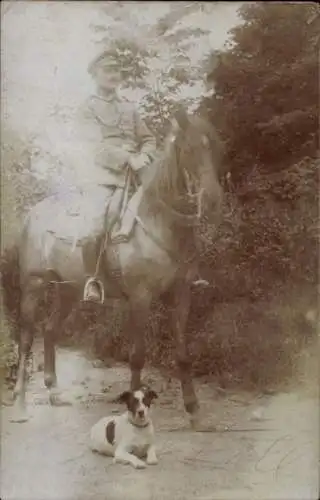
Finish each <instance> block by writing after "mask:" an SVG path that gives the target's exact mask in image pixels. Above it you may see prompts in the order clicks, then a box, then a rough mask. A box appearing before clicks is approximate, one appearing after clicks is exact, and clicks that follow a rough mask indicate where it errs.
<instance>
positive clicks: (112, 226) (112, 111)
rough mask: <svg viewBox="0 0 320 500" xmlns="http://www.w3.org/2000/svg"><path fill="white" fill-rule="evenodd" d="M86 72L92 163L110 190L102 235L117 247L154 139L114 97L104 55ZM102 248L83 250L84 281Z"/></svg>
mask: <svg viewBox="0 0 320 500" xmlns="http://www.w3.org/2000/svg"><path fill="white" fill-rule="evenodd" d="M89 73H90V74H91V75H92V77H93V78H94V79H95V82H96V84H97V93H96V95H93V96H92V97H91V98H90V100H89V103H88V110H87V115H88V116H87V117H89V118H91V119H92V120H93V121H96V122H98V124H99V126H100V130H101V136H100V137H101V142H100V147H99V148H98V151H96V155H95V164H96V167H97V168H98V169H99V170H100V169H101V170H102V172H101V176H99V177H100V179H101V180H100V183H101V184H102V185H103V186H104V187H105V188H106V189H109V190H111V192H110V196H112V201H111V203H110V204H109V207H108V210H107V214H106V230H107V231H108V233H109V234H110V239H111V242H113V243H121V242H125V241H127V240H128V239H129V237H130V234H131V232H132V230H133V227H134V222H135V214H136V213H137V210H138V207H139V204H140V201H141V196H142V192H143V188H142V182H143V176H144V174H145V171H146V169H148V167H149V166H150V165H151V163H152V162H153V160H154V158H155V155H156V139H155V137H154V135H153V134H152V132H151V131H150V129H149V128H148V127H147V125H146V124H145V122H144V121H143V120H142V119H141V117H140V115H139V113H138V111H137V109H136V108H135V107H134V106H133V104H132V103H130V102H128V101H127V100H125V99H123V98H120V96H119V92H118V88H119V86H120V83H121V74H120V71H119V69H118V68H117V67H116V61H115V60H114V59H113V58H112V57H110V56H109V55H108V54H107V53H102V54H101V55H99V57H97V58H96V59H95V60H94V61H93V62H92V64H91V65H90V66H89ZM130 195H131V197H130ZM117 222H118V223H119V224H120V226H118V227H116V223H117ZM102 244H103V242H101V240H99V241H98V242H97V241H93V242H90V243H87V244H86V245H85V247H84V262H85V266H86V270H87V273H88V275H89V276H90V277H92V276H93V275H94V274H95V272H96V271H97V270H96V263H97V262H96V261H97V258H98V253H99V252H100V248H99V247H100V246H101V245H102ZM98 274H99V270H98ZM89 279H90V278H89ZM98 284H99V281H98V280H93V279H90V283H89V284H88V285H89V286H87V287H86V296H85V298H86V299H90V298H96V296H97V293H98V294H99V292H101V291H100V290H99V286H98Z"/></svg>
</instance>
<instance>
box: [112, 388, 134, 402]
mask: <svg viewBox="0 0 320 500" xmlns="http://www.w3.org/2000/svg"><path fill="white" fill-rule="evenodd" d="M130 397H131V392H130V391H124V392H123V393H122V394H120V396H118V397H117V398H116V399H115V402H116V403H126V404H128V403H129V400H130Z"/></svg>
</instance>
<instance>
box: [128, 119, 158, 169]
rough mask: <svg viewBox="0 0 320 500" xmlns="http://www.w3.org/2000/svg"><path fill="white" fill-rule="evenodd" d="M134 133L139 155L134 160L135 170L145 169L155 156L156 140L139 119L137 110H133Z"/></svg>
mask: <svg viewBox="0 0 320 500" xmlns="http://www.w3.org/2000/svg"><path fill="white" fill-rule="evenodd" d="M134 119H135V129H136V130H135V132H136V137H137V141H138V143H139V153H138V155H137V157H136V159H135V162H134V163H135V165H133V167H134V169H135V170H140V168H142V167H145V166H147V165H149V164H150V163H152V161H153V160H154V158H155V155H156V147H157V144H156V138H155V136H154V135H153V133H152V132H151V130H150V129H149V127H148V126H147V125H146V123H145V121H144V120H143V119H142V118H141V116H140V115H139V113H138V111H137V110H134Z"/></svg>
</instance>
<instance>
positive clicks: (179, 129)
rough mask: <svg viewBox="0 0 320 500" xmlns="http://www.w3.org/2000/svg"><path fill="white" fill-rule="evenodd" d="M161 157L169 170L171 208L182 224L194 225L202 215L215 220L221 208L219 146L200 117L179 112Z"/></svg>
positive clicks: (212, 130)
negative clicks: (178, 215)
mask: <svg viewBox="0 0 320 500" xmlns="http://www.w3.org/2000/svg"><path fill="white" fill-rule="evenodd" d="M164 155H165V158H166V164H167V165H168V168H170V172H168V175H167V177H168V179H169V178H170V179H171V183H169V187H171V200H167V204H169V202H170V201H171V205H172V208H173V209H174V210H175V212H176V213H177V214H178V213H179V214H180V215H181V222H182V223H183V219H185V222H186V223H188V221H189V222H190V224H195V223H196V222H197V221H198V220H200V218H201V216H202V215H203V214H204V213H205V214H206V215H207V216H208V217H209V218H211V216H212V217H215V216H216V212H217V209H219V208H220V204H221V198H222V189H221V186H220V183H219V169H220V166H221V157H222V146H221V142H220V140H219V137H218V135H217V133H216V131H215V130H214V129H213V127H212V126H211V125H210V124H209V123H208V122H207V121H206V120H205V119H204V118H200V117H199V116H195V115H193V116H190V115H188V113H187V112H186V111H185V110H184V109H179V111H178V112H177V113H176V114H175V116H174V118H173V120H172V126H171V130H170V132H169V134H168V135H167V137H166V139H165V145H164Z"/></svg>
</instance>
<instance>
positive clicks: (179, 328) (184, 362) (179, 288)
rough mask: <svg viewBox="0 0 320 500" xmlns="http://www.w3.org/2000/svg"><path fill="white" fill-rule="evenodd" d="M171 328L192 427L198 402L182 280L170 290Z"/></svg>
mask: <svg viewBox="0 0 320 500" xmlns="http://www.w3.org/2000/svg"><path fill="white" fill-rule="evenodd" d="M172 293H173V304H172V305H173V309H172V329H173V334H174V338H175V341H176V365H177V369H178V376H179V379H180V383H181V390H182V396H183V401H184V407H185V409H186V412H187V413H188V414H189V415H190V422H191V425H192V426H193V427H196V426H197V425H198V423H199V422H198V420H199V403H198V399H197V396H196V393H195V389H194V384H193V380H192V376H191V367H192V366H191V359H190V354H189V349H188V345H187V340H186V326H187V320H188V315H189V309H190V286H189V283H188V282H186V281H184V280H182V281H181V282H179V283H177V284H176V286H175V288H174V289H173V291H172Z"/></svg>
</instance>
